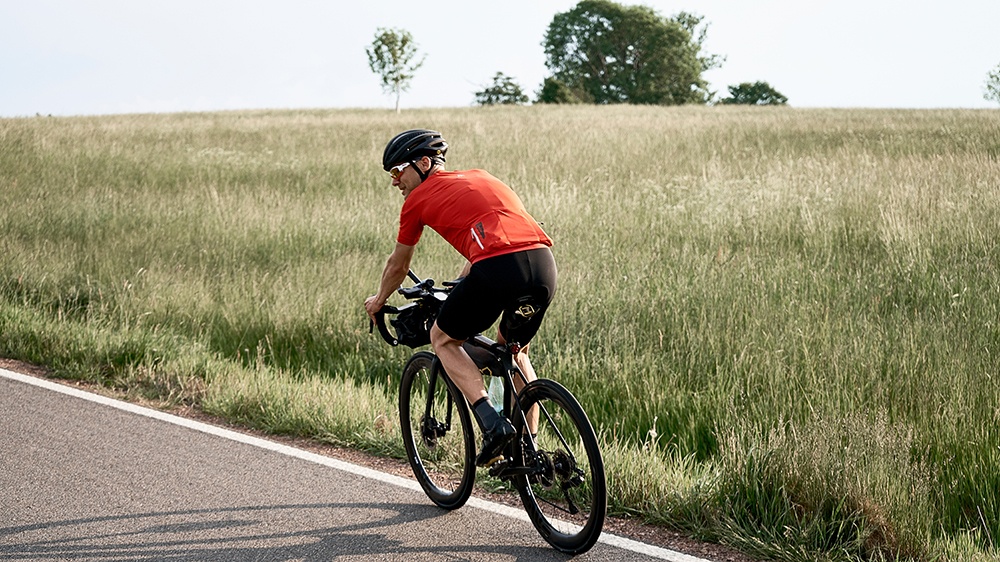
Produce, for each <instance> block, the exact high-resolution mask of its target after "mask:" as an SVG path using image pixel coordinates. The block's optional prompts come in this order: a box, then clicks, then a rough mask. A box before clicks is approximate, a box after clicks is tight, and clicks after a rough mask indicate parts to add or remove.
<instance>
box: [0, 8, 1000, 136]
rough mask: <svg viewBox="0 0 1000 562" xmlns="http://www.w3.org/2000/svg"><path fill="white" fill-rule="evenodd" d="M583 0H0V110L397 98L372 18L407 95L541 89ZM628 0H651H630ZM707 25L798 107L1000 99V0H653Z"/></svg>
mask: <svg viewBox="0 0 1000 562" xmlns="http://www.w3.org/2000/svg"><path fill="white" fill-rule="evenodd" d="M576 3H577V2H576V1H575V0H500V1H491V2H484V1H476V0H438V1H436V2H413V1H404V0H361V1H355V2H341V1H339V0H338V1H334V0H326V1H321V0H169V1H165V0H161V1H158V2H153V1H145V0H0V116H3V117H12V116H22V115H35V114H36V113H40V114H43V115H47V114H52V115H89V114H109V113H135V112H174V111H211V110H223V109H261V108H331V107H382V108H391V107H393V104H394V98H393V97H392V96H389V95H386V94H384V93H383V92H382V89H381V87H380V85H379V81H378V78H377V77H376V76H375V75H374V74H373V73H372V72H371V70H370V69H369V68H368V60H367V57H366V56H365V51H364V49H365V47H366V46H367V45H369V44H370V43H371V42H372V40H373V39H374V36H375V30H376V28H378V27H392V28H402V29H406V30H407V31H409V32H410V33H412V34H413V36H414V38H415V40H416V42H417V44H418V46H419V49H420V52H421V53H424V54H426V55H427V58H426V62H425V63H424V66H423V67H422V68H421V69H420V70H418V71H417V75H416V77H415V78H414V80H413V82H412V85H411V88H410V91H409V92H404V93H403V97H402V106H403V108H404V109H405V108H415V107H431V106H434V107H439V106H444V107H464V106H469V105H471V104H472V102H473V97H474V93H475V92H476V91H477V90H480V89H482V87H483V86H484V85H486V84H488V83H489V82H490V81H491V78H492V77H493V75H494V74H496V73H497V72H503V73H504V74H507V75H508V76H511V77H513V78H514V79H515V81H517V82H518V83H519V84H520V85H521V87H522V88H523V89H524V91H525V92H526V93H528V94H529V96H531V97H532V98H534V97H535V92H537V90H538V89H539V87H540V85H541V83H542V80H543V78H544V77H545V76H547V75H548V74H549V73H548V71H547V69H546V68H545V55H544V52H543V48H542V41H543V40H544V37H545V31H546V29H547V28H548V25H549V23H551V21H552V18H553V16H554V15H555V14H556V13H558V12H564V11H567V10H569V9H571V8H572V7H573V6H575V5H576ZM622 3H626V4H635V3H640V2H632V1H628V2H622ZM641 3H642V4H645V5H647V6H650V7H652V8H654V9H655V10H657V11H658V12H659V13H660V14H661V15H664V16H669V15H674V14H676V13H677V12H679V11H687V12H693V13H695V14H699V15H701V16H704V18H705V21H707V22H709V24H710V27H709V31H708V40H707V41H706V50H707V51H708V52H710V53H715V54H721V55H724V56H726V57H727V60H726V62H725V63H724V64H723V66H722V68H721V69H717V70H712V71H709V72H708V73H706V75H705V77H706V78H707V79H708V81H709V82H710V85H711V89H713V90H716V91H718V92H719V93H720V94H726V93H727V89H726V87H727V86H729V85H734V84H738V83H740V82H753V81H757V80H763V81H766V82H768V83H770V84H771V86H773V87H774V88H775V89H777V90H778V91H780V92H781V93H783V94H784V95H785V96H787V97H788V99H789V103H790V104H791V105H793V106H796V107H897V108H931V107H997V104H996V103H994V102H987V101H986V100H984V99H983V85H984V83H985V81H986V76H987V73H988V72H989V71H990V70H992V69H994V68H996V67H997V65H1000V0H951V1H950V2H931V1H929V0H835V1H834V0H812V1H810V0H669V1H668V0H646V1H644V2H641Z"/></svg>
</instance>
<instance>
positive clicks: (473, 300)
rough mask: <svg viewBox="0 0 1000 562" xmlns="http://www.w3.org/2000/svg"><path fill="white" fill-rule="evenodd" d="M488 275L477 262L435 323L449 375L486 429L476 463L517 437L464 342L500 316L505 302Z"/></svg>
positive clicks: (484, 461)
mask: <svg viewBox="0 0 1000 562" xmlns="http://www.w3.org/2000/svg"><path fill="white" fill-rule="evenodd" d="M484 277H485V278H487V280H488V277H489V276H488V275H484V273H483V272H482V271H480V270H479V269H477V267H476V266H473V267H472V270H471V271H470V273H469V275H468V276H466V277H465V279H463V280H462V282H461V283H459V284H458V285H457V286H456V287H455V288H454V289H453V290H452V292H451V294H450V295H449V296H448V300H446V301H445V303H444V305H443V306H442V308H441V312H440V313H439V314H438V317H437V320H435V322H434V326H432V327H431V345H432V346H433V347H434V351H435V353H437V355H438V358H439V359H440V361H441V364H442V366H444V370H445V371H446V372H447V373H448V376H449V377H450V378H451V379H452V381H454V382H455V385H456V386H458V388H459V390H461V391H462V394H463V395H465V398H466V400H468V402H469V404H471V405H472V412H473V414H474V415H475V418H476V421H477V422H478V423H479V428H480V429H481V430H482V433H483V449H482V451H481V452H480V454H479V456H478V457H477V458H476V464H478V465H480V466H486V465H488V464H491V463H492V462H493V461H495V460H496V459H497V458H498V457H499V456H500V454H501V451H502V450H503V447H504V445H506V443H507V442H508V441H510V439H511V438H513V437H514V427H513V426H512V425H511V423H510V421H509V420H507V418H505V417H503V416H501V415H500V414H498V413H497V411H496V410H495V409H494V408H493V404H491V403H490V401H489V397H488V395H487V393H486V388H485V386H483V378H482V374H481V373H480V372H479V368H478V367H476V364H475V362H473V361H472V358H471V357H469V354H468V353H467V352H466V351H465V349H463V348H462V344H463V343H465V341H466V340H467V339H468V338H469V337H471V336H472V335H474V334H478V333H480V332H482V331H483V330H485V329H486V328H488V327H489V326H490V324H492V323H493V322H494V321H495V320H496V319H497V317H499V316H500V313H501V310H502V304H501V303H500V302H498V301H497V299H495V298H492V290H491V287H490V286H489V284H488V283H484V282H483V281H484Z"/></svg>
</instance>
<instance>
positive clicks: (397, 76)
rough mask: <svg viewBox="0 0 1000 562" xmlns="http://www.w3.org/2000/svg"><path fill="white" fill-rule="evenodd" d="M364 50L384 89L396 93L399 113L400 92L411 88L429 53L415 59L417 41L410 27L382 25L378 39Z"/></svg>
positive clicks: (376, 32) (376, 35)
mask: <svg viewBox="0 0 1000 562" xmlns="http://www.w3.org/2000/svg"><path fill="white" fill-rule="evenodd" d="M365 53H367V54H368V66H369V67H371V69H372V72H374V73H375V74H377V75H378V76H379V78H380V79H381V80H382V90H383V91H384V92H385V93H387V94H392V93H394V94H396V113H399V96H400V92H404V91H406V90H409V89H410V81H411V80H413V77H414V75H415V73H416V71H417V69H418V68H420V67H421V66H422V65H423V64H424V59H426V58H427V57H426V56H424V57H421V58H420V60H419V61H414V57H416V56H417V45H416V43H415V42H414V41H413V35H410V32H409V31H406V30H404V29H385V28H382V27H380V28H378V29H377V30H376V31H375V40H374V41H372V44H371V45H369V46H368V47H366V48H365Z"/></svg>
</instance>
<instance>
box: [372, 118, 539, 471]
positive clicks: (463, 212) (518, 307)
mask: <svg viewBox="0 0 1000 562" xmlns="http://www.w3.org/2000/svg"><path fill="white" fill-rule="evenodd" d="M447 151H448V143H447V142H446V141H445V139H444V138H442V136H441V133H439V132H437V131H431V130H427V129H413V130H409V131H404V132H402V133H400V134H398V135H396V136H395V137H394V138H393V139H392V140H391V141H389V144H387V145H386V147H385V151H384V152H383V153H382V168H383V169H385V170H386V171H387V172H389V174H390V175H391V176H392V185H393V186H394V187H396V188H398V189H399V191H400V192H401V193H402V195H403V199H404V201H403V206H402V210H401V211H400V215H399V234H398V236H397V238H396V246H395V249H394V250H393V252H392V253H391V254H390V256H389V258H388V260H387V261H386V264H385V269H384V270H383V271H382V278H381V282H380V284H379V290H378V293H376V294H375V295H372V296H370V297H368V298H367V299H366V300H365V310H366V311H367V312H368V315H369V316H370V317H372V318H373V319H374V315H375V314H376V313H377V312H378V311H379V309H381V308H382V306H383V305H384V304H385V302H386V300H388V298H389V296H390V295H392V294H393V293H394V292H395V291H396V290H397V289H398V288H399V287H400V285H401V284H402V282H403V280H404V279H405V278H406V274H407V272H408V271H409V269H410V260H411V259H412V257H413V253H414V247H415V245H416V244H417V242H418V241H419V240H420V235H421V233H422V232H423V227H424V226H429V227H430V228H431V229H433V230H434V231H436V232H437V233H438V234H440V235H441V236H442V237H443V238H444V239H445V240H446V241H448V242H449V243H450V244H451V245H452V246H453V247H454V248H455V249H456V250H458V252H459V253H460V254H462V256H463V257H465V259H466V260H467V263H466V264H465V267H464V268H463V270H462V273H461V275H460V277H461V281H460V282H459V283H458V285H457V286H455V288H454V289H452V291H451V294H450V295H449V297H448V299H447V300H446V301H445V302H444V306H443V307H442V308H441V312H440V313H439V315H438V317H437V320H436V321H435V322H434V325H433V327H432V328H431V346H432V347H433V348H434V352H435V353H436V354H437V356H438V358H439V359H440V361H441V364H442V365H443V366H444V369H445V371H446V372H447V373H448V375H449V376H450V377H451V379H452V380H453V381H454V382H455V384H456V386H458V388H459V389H460V390H461V391H462V394H464V395H465V398H466V400H468V402H469V404H471V405H472V411H473V414H474V416H475V418H476V421H477V422H478V423H479V427H480V429H481V430H482V433H483V448H482V450H481V451H480V453H479V455H478V456H477V457H476V464H477V465H479V466H488V465H490V464H493V462H495V461H496V460H497V459H499V458H500V455H501V452H502V451H503V447H504V445H506V444H507V443H508V442H509V441H510V440H511V439H513V438H514V428H513V426H512V425H511V423H510V421H509V420H508V419H506V418H505V417H503V416H501V415H500V414H498V413H497V411H496V410H495V409H494V407H493V406H494V405H493V404H492V403H491V402H490V400H489V397H488V396H487V393H486V389H485V387H484V385H483V381H482V375H481V374H480V372H479V369H478V368H477V367H476V365H475V363H474V362H473V361H472V359H471V358H470V357H469V355H468V354H467V353H466V352H465V350H464V349H463V348H462V344H463V343H464V342H465V341H466V340H467V339H468V338H470V337H472V336H474V335H476V334H478V333H481V332H483V331H485V330H486V329H488V328H489V327H490V326H491V325H492V324H493V323H494V322H495V321H496V319H497V318H501V317H502V319H501V323H500V327H499V333H498V337H497V341H498V342H501V343H507V342H516V343H518V344H520V349H519V350H517V352H516V353H515V355H514V360H515V361H516V363H517V366H518V367H519V368H520V369H521V372H522V373H524V375H525V378H526V379H527V380H528V381H529V382H530V381H532V380H534V379H535V371H534V369H533V368H532V367H531V361H530V360H529V359H528V343H529V342H530V341H531V339H532V337H534V335H535V333H536V332H537V331H538V327H539V325H540V324H541V321H542V317H543V316H544V315H545V311H546V309H547V308H548V306H549V303H550V302H551V301H552V297H553V296H554V294H555V290H556V265H555V260H554V258H553V257H552V252H551V250H550V249H549V248H550V247H551V246H552V240H551V239H550V238H549V237H548V236H547V235H546V234H545V232H544V231H543V230H542V228H541V226H539V224H538V223H537V222H536V221H535V220H534V219H533V218H532V217H531V215H530V214H528V212H527V210H525V208H524V204H523V203H522V202H521V200H520V198H518V196H517V195H516V194H515V193H514V192H513V191H512V190H511V189H510V188H509V187H508V186H507V185H505V184H504V183H503V182H501V181H500V180H499V179H497V178H495V177H493V176H492V175H490V174H489V173H487V172H485V171H483V170H465V171H446V170H445V168H444V162H445V153H446V152H447ZM518 382H520V381H518ZM522 385H523V383H522V384H519V385H518V387H520V386H522ZM536 415H537V414H536ZM536 419H537V418H536ZM532 422H533V420H529V429H530V430H532V431H534V427H533V425H534V423H532Z"/></svg>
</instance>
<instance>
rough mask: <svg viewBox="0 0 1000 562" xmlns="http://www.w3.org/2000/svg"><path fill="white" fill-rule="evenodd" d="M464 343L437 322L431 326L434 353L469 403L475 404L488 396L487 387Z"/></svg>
mask: <svg viewBox="0 0 1000 562" xmlns="http://www.w3.org/2000/svg"><path fill="white" fill-rule="evenodd" d="M463 343H465V340H457V339H455V338H452V337H451V336H449V335H448V334H446V333H445V332H444V331H443V330H442V329H441V328H440V327H439V326H438V324H437V322H435V323H434V326H432V327H431V347H433V348H434V353H436V354H437V356H438V359H440V360H441V365H442V366H444V370H445V372H446V373H448V377H450V378H451V380H452V381H454V382H455V386H457V387H458V389H459V390H461V391H462V394H463V395H465V399H466V400H468V401H469V404H475V403H476V402H478V401H479V400H480V399H481V398H486V388H485V387H484V386H483V376H482V374H481V373H480V372H479V369H478V368H477V367H476V364H475V362H473V361H472V358H471V357H469V354H468V353H466V351H465V349H463V348H462V344H463Z"/></svg>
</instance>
